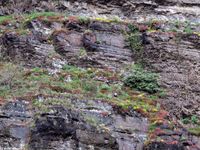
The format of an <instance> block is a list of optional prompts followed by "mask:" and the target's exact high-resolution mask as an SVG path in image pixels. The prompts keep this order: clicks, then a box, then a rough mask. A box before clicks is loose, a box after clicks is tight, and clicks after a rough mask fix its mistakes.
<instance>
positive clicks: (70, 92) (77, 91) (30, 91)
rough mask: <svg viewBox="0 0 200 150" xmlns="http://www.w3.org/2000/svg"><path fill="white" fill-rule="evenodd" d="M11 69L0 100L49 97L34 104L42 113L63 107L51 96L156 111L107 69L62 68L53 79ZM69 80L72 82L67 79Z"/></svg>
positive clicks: (0, 88)
mask: <svg viewBox="0 0 200 150" xmlns="http://www.w3.org/2000/svg"><path fill="white" fill-rule="evenodd" d="M0 66H1V65H0ZM2 66H4V67H1V69H0V70H1V72H5V77H7V76H6V75H7V74H8V75H9V72H8V71H7V67H5V66H8V65H6V64H5V63H4V64H2ZM11 66H12V67H10V68H9V71H10V72H15V73H16V74H15V75H14V77H13V78H12V80H11V82H12V85H11V86H7V85H6V84H4V85H3V84H1V85H0V97H1V98H4V99H10V98H12V97H28V98H30V99H31V97H32V96H34V95H35V94H40V95H49V96H50V97H51V99H50V100H48V102H47V101H45V102H41V101H37V100H35V101H34V102H33V104H34V106H35V107H37V108H38V109H41V110H42V109H44V110H45V109H47V107H48V106H51V105H65V103H66V102H67V101H66V100H65V99H59V100H58V99H57V98H54V96H60V95H62V96H64V95H65V96H69V97H74V98H76V99H89V100H102V101H106V102H111V103H113V104H115V105H117V106H119V107H121V108H123V109H127V108H133V109H134V110H136V111H137V110H140V111H143V112H144V113H148V112H155V110H156V106H154V105H153V104H151V101H152V100H151V99H149V98H148V97H145V95H143V94H142V96H141V93H138V92H136V93H134V91H133V90H131V89H129V88H127V87H125V86H124V85H123V84H122V81H121V79H120V76H117V73H114V72H112V71H109V70H103V69H95V68H88V69H83V68H78V67H75V66H70V65H65V66H63V69H61V71H60V73H59V74H58V75H56V76H55V75H51V74H49V73H48V71H47V70H46V69H42V68H32V69H23V68H21V69H20V68H19V67H16V65H13V64H12V65H11ZM18 69H19V70H18ZM1 74H3V73H1ZM9 76H10V75H9ZM11 76H12V74H11ZM69 77H70V78H71V80H66V79H67V78H69ZM96 77H104V78H112V79H115V80H116V81H115V82H114V83H109V84H107V83H105V82H102V81H99V80H96V79H95V78H96ZM1 79H2V78H1Z"/></svg>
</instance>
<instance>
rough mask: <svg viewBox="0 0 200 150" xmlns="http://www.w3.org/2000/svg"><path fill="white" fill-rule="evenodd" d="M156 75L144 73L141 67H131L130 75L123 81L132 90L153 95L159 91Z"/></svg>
mask: <svg viewBox="0 0 200 150" xmlns="http://www.w3.org/2000/svg"><path fill="white" fill-rule="evenodd" d="M157 78H158V75H157V74H155V73H151V72H148V71H145V70H144V69H143V68H142V67H141V66H137V65H135V66H133V68H132V71H131V74H130V75H129V76H128V77H127V78H126V79H125V80H124V84H125V85H126V86H128V87H130V88H132V89H136V90H139V91H144V92H148V93H150V94H155V93H157V92H159V91H160V88H159V85H158V82H157Z"/></svg>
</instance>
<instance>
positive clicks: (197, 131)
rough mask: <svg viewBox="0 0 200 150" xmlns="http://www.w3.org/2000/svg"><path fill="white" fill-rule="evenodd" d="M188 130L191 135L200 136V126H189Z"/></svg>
mask: <svg viewBox="0 0 200 150" xmlns="http://www.w3.org/2000/svg"><path fill="white" fill-rule="evenodd" d="M188 131H189V132H190V133H191V134H193V135H196V136H200V126H198V127H195V128H190V129H189V130H188Z"/></svg>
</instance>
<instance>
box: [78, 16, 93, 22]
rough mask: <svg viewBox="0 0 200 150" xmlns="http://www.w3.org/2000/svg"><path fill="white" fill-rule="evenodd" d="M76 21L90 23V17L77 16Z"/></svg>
mask: <svg viewBox="0 0 200 150" xmlns="http://www.w3.org/2000/svg"><path fill="white" fill-rule="evenodd" d="M78 21H79V23H80V24H89V23H90V19H89V18H87V17H78Z"/></svg>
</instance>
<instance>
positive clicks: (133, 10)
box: [0, 0, 200, 23]
mask: <svg viewBox="0 0 200 150" xmlns="http://www.w3.org/2000/svg"><path fill="white" fill-rule="evenodd" d="M199 6H200V2H199V1H198V0H162V1H161V0H120V1H116V0H109V1H105V0H102V1H99V0H88V1H84V2H83V1H81V0H80V1H78V0H77V1H74V0H70V1H63V0H59V1H51V0H49V1H44V0H42V1H41V0H33V1H31V0H29V1H27V0H26V1H25V0H23V1H19V0H14V1H13V0H12V1H11V0H7V1H0V14H1V15H5V14H14V13H15V14H19V13H22V12H31V11H34V10H37V11H59V12H60V11H62V12H70V13H71V14H82V15H86V16H91V17H92V16H94V15H95V16H98V15H100V16H101V15H106V16H111V17H112V16H116V15H117V16H120V17H122V18H126V17H129V18H131V19H134V20H137V21H148V20H151V19H158V20H164V21H170V20H174V21H176V20H180V21H186V20H189V21H192V22H197V23H200V20H199V19H198V18H199V16H200V9H199ZM24 8H25V9H24Z"/></svg>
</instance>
